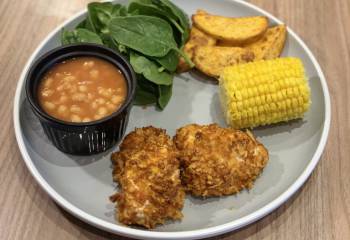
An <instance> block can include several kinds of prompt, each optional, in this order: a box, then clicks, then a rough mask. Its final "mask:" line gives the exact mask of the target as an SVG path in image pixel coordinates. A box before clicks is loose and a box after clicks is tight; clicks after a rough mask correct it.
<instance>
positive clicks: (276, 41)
mask: <svg viewBox="0 0 350 240" xmlns="http://www.w3.org/2000/svg"><path fill="white" fill-rule="evenodd" d="M286 37H287V28H286V26H285V25H278V26H275V27H271V28H269V29H267V31H266V33H265V34H264V35H263V36H262V38H260V39H259V40H258V41H256V42H254V43H250V44H247V45H244V47H245V48H247V49H249V50H251V51H252V52H254V55H255V60H261V59H274V58H277V57H279V56H280V55H281V53H282V51H283V47H284V44H285V42H286Z"/></svg>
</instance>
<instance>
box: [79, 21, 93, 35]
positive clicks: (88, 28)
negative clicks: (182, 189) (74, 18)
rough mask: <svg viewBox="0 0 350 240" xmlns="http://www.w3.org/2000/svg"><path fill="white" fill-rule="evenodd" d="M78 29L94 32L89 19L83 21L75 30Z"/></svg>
mask: <svg viewBox="0 0 350 240" xmlns="http://www.w3.org/2000/svg"><path fill="white" fill-rule="evenodd" d="M77 28H84V29H87V30H89V31H92V32H94V29H93V27H92V26H91V24H90V22H89V21H88V20H87V19H84V20H83V21H81V22H80V23H79V24H78V25H77V26H76V27H75V29H77Z"/></svg>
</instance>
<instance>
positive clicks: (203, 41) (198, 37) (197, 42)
mask: <svg viewBox="0 0 350 240" xmlns="http://www.w3.org/2000/svg"><path fill="white" fill-rule="evenodd" d="M215 44H216V39H215V38H213V37H211V36H209V35H207V34H205V33H204V32H202V31H200V30H199V29H198V28H196V27H192V29H191V32H190V37H189V40H188V41H187V43H186V44H185V46H184V52H185V53H186V54H187V56H188V57H189V58H190V59H191V60H192V59H193V51H194V48H195V47H197V46H214V45H215ZM190 69H191V67H190V66H189V65H188V64H187V63H186V62H185V60H184V59H183V58H180V61H179V64H178V66H177V72H179V73H180V72H187V71H189V70H190Z"/></svg>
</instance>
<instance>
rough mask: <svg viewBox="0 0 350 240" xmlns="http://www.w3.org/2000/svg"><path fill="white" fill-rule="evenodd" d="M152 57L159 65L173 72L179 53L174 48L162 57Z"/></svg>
mask: <svg viewBox="0 0 350 240" xmlns="http://www.w3.org/2000/svg"><path fill="white" fill-rule="evenodd" d="M153 59H154V60H155V61H157V62H158V63H159V64H160V65H162V66H163V67H164V68H165V69H166V70H168V71H169V72H174V71H175V70H176V68H177V65H178V63H179V60H180V58H179V54H178V53H177V52H176V51H174V50H170V51H169V52H168V54H167V55H165V56H164V57H158V58H153Z"/></svg>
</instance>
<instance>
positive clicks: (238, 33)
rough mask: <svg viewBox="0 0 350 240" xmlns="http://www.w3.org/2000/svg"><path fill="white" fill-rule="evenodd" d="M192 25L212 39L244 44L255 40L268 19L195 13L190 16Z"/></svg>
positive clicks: (262, 32)
mask: <svg viewBox="0 0 350 240" xmlns="http://www.w3.org/2000/svg"><path fill="white" fill-rule="evenodd" d="M192 22H193V24H194V25H195V26H196V27H197V28H198V29H200V30H202V31H203V32H205V33H207V34H209V35H211V36H213V37H214V38H217V39H221V40H225V41H230V42H232V43H237V44H246V43H250V42H252V41H255V40H257V39H258V38H259V37H260V36H262V35H263V34H264V33H265V31H266V30H267V27H268V24H269V22H268V19H267V17H264V16H253V17H233V18H230V17H223V16H216V15H211V14H209V13H206V12H205V11H203V10H199V11H197V13H196V14H195V15H193V16H192Z"/></svg>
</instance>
